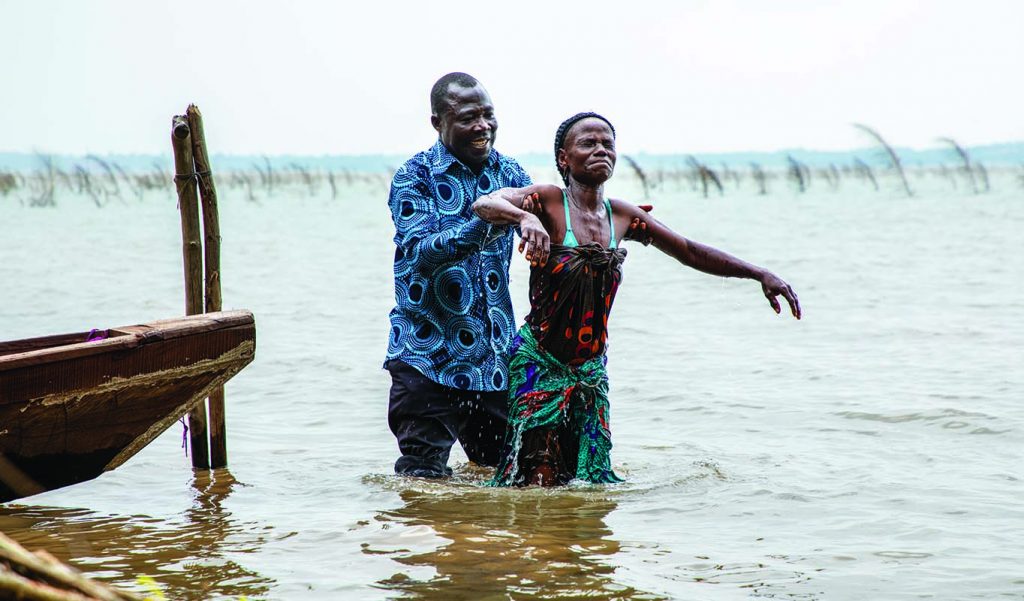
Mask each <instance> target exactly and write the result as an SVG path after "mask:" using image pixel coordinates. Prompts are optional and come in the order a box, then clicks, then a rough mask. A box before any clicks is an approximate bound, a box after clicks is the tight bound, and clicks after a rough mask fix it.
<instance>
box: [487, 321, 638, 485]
mask: <svg viewBox="0 0 1024 601" xmlns="http://www.w3.org/2000/svg"><path fill="white" fill-rule="evenodd" d="M513 347H514V349H515V352H514V354H513V356H512V360H511V363H510V364H509V371H510V374H511V378H512V379H511V382H510V383H509V415H508V417H509V427H508V430H507V434H506V436H505V451H504V452H503V455H502V460H501V463H500V464H499V465H498V470H497V472H496V473H495V475H494V478H493V479H492V480H491V481H490V482H488V486H522V485H524V484H529V483H531V481H533V479H534V476H535V474H533V473H531V467H530V466H528V465H524V464H525V463H527V462H526V461H524V458H525V457H526V455H527V453H528V451H533V452H534V453H537V452H540V453H541V454H545V452H546V451H547V450H548V449H532V450H531V449H527V448H526V447H527V445H525V444H524V441H525V440H526V439H527V436H528V435H529V434H530V433H531V432H538V431H540V432H544V431H559V433H560V434H561V437H563V438H567V439H569V440H562V441H561V443H562V444H563V445H564V446H565V447H568V448H571V449H572V450H573V451H575V457H570V458H568V461H557V460H556V462H557V463H558V465H559V467H558V468H556V469H557V470H558V471H563V470H568V472H569V473H568V474H556V475H555V479H556V481H557V483H565V482H566V481H568V480H569V479H570V478H577V479H579V480H583V481H585V482H595V483H614V482H622V479H621V478H619V477H618V476H617V475H616V474H615V472H613V471H612V467H611V449H612V438H611V432H610V431H609V429H608V414H609V407H608V373H607V372H606V371H605V357H604V356H600V357H594V358H593V359H590V360H589V361H587V362H585V363H583V364H582V365H579V366H575V367H573V366H569V365H566V364H564V363H562V362H561V361H559V360H557V359H556V358H555V357H553V356H552V355H551V353H548V352H547V351H545V350H544V349H543V348H541V347H540V346H539V345H538V343H537V340H536V339H535V338H534V337H533V334H532V333H531V332H530V328H529V327H528V326H525V325H524V326H523V327H522V328H521V329H520V330H519V334H518V335H517V336H516V339H515V341H514V342H513ZM541 440H542V444H544V443H546V442H549V441H550V440H551V439H550V437H547V438H542V439H541ZM542 461H543V460H542ZM566 464H568V465H567V466H566V467H562V466H563V465H566Z"/></svg>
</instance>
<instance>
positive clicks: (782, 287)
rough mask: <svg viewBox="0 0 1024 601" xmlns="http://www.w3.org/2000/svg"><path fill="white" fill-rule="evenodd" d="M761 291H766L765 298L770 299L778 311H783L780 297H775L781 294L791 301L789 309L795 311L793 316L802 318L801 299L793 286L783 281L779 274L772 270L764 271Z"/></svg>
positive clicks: (769, 301) (773, 307)
mask: <svg viewBox="0 0 1024 601" xmlns="http://www.w3.org/2000/svg"><path fill="white" fill-rule="evenodd" d="M761 291H762V292H764V295H765V298H767V299H768V303H769V304H770V305H771V306H772V309H774V310H775V312H776V313H782V306H781V305H779V299H777V298H775V297H777V296H779V295H780V294H781V295H782V297H783V298H785V299H786V302H788V303H789V310H790V311H792V312H793V317H795V318H797V319H800V314H801V312H800V299H798V298H797V297H796V292H793V288H792V287H791V286H790V285H789V284H787V283H786V282H783V281H782V279H781V278H780V277H779V276H777V275H775V274H774V273H772V272H770V271H766V272H764V275H763V276H761Z"/></svg>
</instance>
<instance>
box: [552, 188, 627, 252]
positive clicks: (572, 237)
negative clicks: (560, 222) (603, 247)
mask: <svg viewBox="0 0 1024 601" xmlns="http://www.w3.org/2000/svg"><path fill="white" fill-rule="evenodd" d="M562 204H563V205H564V206H565V238H563V239H562V246H568V247H570V248H571V247H575V246H579V245H580V243H579V242H578V241H577V240H576V234H574V233H572V220H571V219H569V195H568V194H566V192H565V188H562ZM604 209H605V210H606V211H608V228H609V231H610V232H611V238H610V239H609V240H608V248H615V247H616V244H615V222H614V221H613V220H612V203H610V202H609V201H608V199H607V198H606V199H604Z"/></svg>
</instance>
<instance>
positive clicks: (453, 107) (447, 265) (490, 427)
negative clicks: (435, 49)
mask: <svg viewBox="0 0 1024 601" xmlns="http://www.w3.org/2000/svg"><path fill="white" fill-rule="evenodd" d="M430 108H431V116H430V123H431V125H433V127H434V129H435V130H437V132H438V141H437V143H435V144H434V145H433V146H432V147H431V148H430V149H428V150H426V151H424V152H420V153H418V154H417V155H415V156H414V157H412V158H411V159H409V160H408V161H406V163H405V164H404V165H402V167H401V168H400V169H399V170H398V172H397V173H395V177H394V179H393V180H392V183H391V193H390V195H389V197H388V205H389V206H390V208H391V217H392V220H393V221H394V223H395V239H394V240H395V247H396V248H395V305H396V306H395V308H394V309H392V311H391V336H390V339H389V342H388V352H387V359H386V360H385V362H384V367H385V368H386V369H387V370H388V371H389V372H390V373H391V382H392V384H391V392H390V402H389V407H388V425H389V426H390V428H391V432H392V433H393V434H394V435H395V438H397V440H398V448H399V450H400V451H401V453H402V456H401V457H400V458H399V459H398V461H396V462H395V472H396V473H399V474H405V475H411V476H421V477H427V478H440V477H444V476H449V475H451V469H450V468H448V466H447V463H448V455H449V452H450V450H451V446H452V445H453V444H454V443H455V441H456V440H458V441H459V442H460V443H461V444H462V448H463V449H464V450H465V451H466V455H467V456H468V457H469V459H470V460H472V461H473V462H475V463H478V464H481V465H486V466H494V465H496V464H497V462H498V458H499V453H500V450H501V445H502V443H503V441H504V436H505V426H506V421H507V404H508V395H507V391H506V388H507V386H508V384H507V382H508V366H507V360H508V357H507V354H508V346H509V343H510V342H511V338H512V335H513V334H514V333H515V329H516V327H515V318H514V316H513V313H512V301H511V298H510V297H509V291H508V267H509V261H510V260H511V256H512V242H513V230H512V228H511V227H508V226H507V225H499V224H518V225H519V228H520V231H521V233H522V236H523V239H524V240H526V241H529V242H531V243H533V242H539V243H540V244H543V245H546V243H547V234H546V233H545V231H544V228H543V226H542V225H541V224H540V221H539V220H538V219H537V217H536V216H535V215H533V214H531V213H529V212H524V211H522V210H520V209H518V208H516V207H515V206H513V205H512V204H511V203H508V207H507V208H504V211H505V213H503V214H501V215H495V216H494V218H493V220H492V221H491V222H488V221H484V220H483V219H481V218H479V217H477V216H476V215H475V214H474V213H473V210H472V203H473V201H474V200H476V199H477V198H479V197H480V196H483V195H485V194H488V193H490V192H492V191H494V190H497V189H498V188H503V187H522V186H527V185H530V184H531V183H532V182H531V181H530V177H529V176H528V175H526V172H524V171H523V169H522V167H520V166H519V164H518V163H516V162H515V161H514V160H512V159H511V158H509V157H506V156H502V155H501V154H499V153H498V152H497V151H496V150H494V140H495V134H496V133H497V130H498V122H497V120H496V119H495V117H494V106H493V105H492V103H491V99H490V96H489V95H488V94H487V91H486V90H485V89H484V88H483V86H482V85H480V83H479V82H478V81H477V80H476V79H475V78H473V77H472V76H470V75H467V74H465V73H449V74H448V75H445V76H444V77H442V78H441V79H439V80H437V82H436V83H435V84H434V87H433V89H432V90H431V92H430ZM522 246H523V245H520V250H522ZM530 250H532V248H531V249H530Z"/></svg>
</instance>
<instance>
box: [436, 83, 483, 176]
mask: <svg viewBox="0 0 1024 601" xmlns="http://www.w3.org/2000/svg"><path fill="white" fill-rule="evenodd" d="M430 123H431V125H433V126H434V129H436V130H437V133H439V134H441V142H443V143H444V145H445V146H447V147H448V150H449V151H451V153H452V154H453V155H455V158H457V159H459V160H460V161H462V163H463V164H464V165H466V166H467V167H470V168H471V169H479V168H480V167H482V166H483V165H484V164H485V163H486V162H487V157H488V156H490V154H491V149H492V148H493V147H494V138H495V135H496V134H497V133H498V120H497V119H495V118H494V106H493V105H492V104H491V97H490V96H488V95H487V90H485V89H484V88H483V86H481V85H480V84H477V85H475V86H473V87H471V88H465V87H462V86H460V85H458V84H454V83H453V84H451V85H449V86H448V94H447V97H446V98H445V106H444V109H443V110H442V111H441V113H440V114H438V115H431V117H430Z"/></svg>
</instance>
